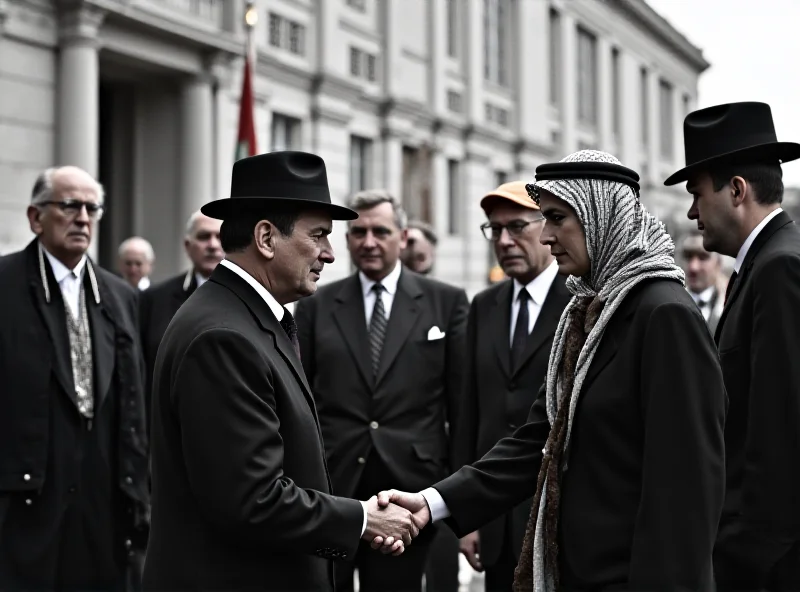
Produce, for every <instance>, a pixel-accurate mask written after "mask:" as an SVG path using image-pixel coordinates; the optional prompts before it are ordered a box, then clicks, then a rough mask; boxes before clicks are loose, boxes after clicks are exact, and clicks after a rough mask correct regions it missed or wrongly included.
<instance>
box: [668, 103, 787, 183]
mask: <svg viewBox="0 0 800 592" xmlns="http://www.w3.org/2000/svg"><path fill="white" fill-rule="evenodd" d="M683 145H684V151H685V153H686V166H685V167H684V168H682V169H681V170H679V171H678V172H676V173H674V174H673V175H671V176H670V177H669V178H668V179H667V180H666V181H664V185H675V184H677V183H681V182H683V181H687V180H688V179H689V176H690V175H692V173H695V172H697V171H702V170H706V169H708V168H710V167H711V166H712V165H716V164H722V163H726V162H739V163H750V162H752V163H756V162H764V163H769V162H773V163H775V164H780V163H782V162H789V161H790V160H795V159H797V158H800V144H795V143H794V142H778V137H777V136H776V135H775V124H774V123H773V122H772V110H771V109H770V108H769V105H767V104H766V103H753V102H746V103H729V104H727V105H715V106H714V107H708V108H706V109H700V110H698V111H693V112H692V113H689V115H687V116H686V119H685V120H684V121H683Z"/></svg>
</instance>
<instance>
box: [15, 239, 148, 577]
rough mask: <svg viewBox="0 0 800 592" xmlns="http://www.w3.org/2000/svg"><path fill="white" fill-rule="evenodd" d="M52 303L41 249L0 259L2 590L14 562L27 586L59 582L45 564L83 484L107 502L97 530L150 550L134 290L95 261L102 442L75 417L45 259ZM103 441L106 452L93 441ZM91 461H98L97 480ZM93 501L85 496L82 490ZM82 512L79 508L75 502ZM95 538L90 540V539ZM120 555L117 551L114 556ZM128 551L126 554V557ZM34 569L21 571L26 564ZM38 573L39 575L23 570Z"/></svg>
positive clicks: (92, 323)
mask: <svg viewBox="0 0 800 592" xmlns="http://www.w3.org/2000/svg"><path fill="white" fill-rule="evenodd" d="M44 262H45V273H46V277H47V282H48V286H49V294H50V301H49V302H48V301H47V299H46V297H45V292H44V286H43V284H42V279H41V273H40V269H39V260H38V243H37V241H36V240H34V241H32V242H31V243H30V244H29V245H28V246H27V248H25V250H23V251H19V252H16V253H11V254H9V255H6V256H5V257H0V285H1V286H2V289H0V327H2V331H0V377H2V386H0V402H2V408H0V549H2V550H1V551H0V588H2V589H9V588H14V587H15V585H14V584H9V583H8V580H5V579H4V578H5V577H6V576H7V575H9V574H8V573H4V570H3V569H2V565H3V562H4V561H6V562H11V563H13V564H16V567H17V569H19V570H21V571H22V573H21V574H19V575H21V576H22V577H23V578H25V577H28V576H29V577H30V578H33V579H27V580H25V579H23V581H22V582H18V583H17V584H18V585H19V587H22V588H36V587H39V586H43V587H45V588H49V587H52V582H50V583H45V579H46V578H47V577H49V576H50V574H48V573H46V572H47V570H48V568H47V567H46V565H47V564H49V563H50V562H51V561H52V560H53V559H54V557H55V556H56V555H57V554H58V544H57V537H58V536H59V534H58V532H59V528H60V527H61V524H62V519H63V516H64V513H65V512H66V510H67V508H68V506H69V505H70V504H71V502H72V501H73V500H74V499H75V489H76V487H75V486H76V485H90V486H92V487H93V491H92V492H91V493H90V494H89V495H90V496H92V497H90V498H89V499H94V500H99V501H100V502H101V504H102V507H100V506H99V505H98V506H96V507H95V511H94V512H93V513H92V515H91V516H90V517H89V518H90V520H91V521H94V520H96V522H94V524H93V526H92V530H93V534H92V536H91V537H90V538H93V537H94V535H98V534H99V535H100V536H101V537H102V538H103V539H104V540H106V539H110V541H111V544H113V545H114V546H115V550H117V551H122V550H123V549H125V548H126V547H128V548H131V549H135V548H137V547H141V548H143V543H144V541H145V540H146V528H147V519H148V511H149V493H148V490H147V438H146V434H145V424H144V400H143V395H142V379H143V374H144V373H143V369H142V359H141V354H140V348H139V342H138V336H139V332H138V327H137V316H138V304H137V295H136V293H135V292H134V290H133V289H132V288H131V287H130V286H129V285H128V284H127V283H125V282H124V281H123V280H121V279H119V278H118V277H116V276H115V275H114V274H112V273H109V272H107V271H106V270H104V269H102V268H100V267H98V266H97V265H94V264H92V266H93V269H94V271H95V275H96V278H97V287H98V291H99V295H100V302H99V303H97V302H95V299H94V297H93V291H92V285H91V281H90V279H89V273H88V270H87V271H86V272H85V273H84V289H85V294H86V306H87V312H88V318H89V327H90V331H91V337H92V359H93V370H94V393H95V409H94V414H95V417H94V422H93V423H94V427H93V430H92V432H91V435H92V436H93V438H94V440H92V446H87V445H85V444H86V442H87V441H88V438H89V436H87V430H86V428H85V427H84V425H83V422H82V420H81V418H80V415H79V414H78V411H77V399H76V396H75V385H74V381H73V375H72V362H71V360H70V346H69V335H68V332H67V321H66V313H65V311H64V301H63V299H62V296H61V290H60V288H59V286H58V284H57V283H56V280H55V277H54V275H53V271H52V269H51V267H50V264H49V262H48V261H47V259H46V258H45V259H44ZM95 444H96V445H95ZM84 455H92V457H93V459H94V460H93V462H92V466H91V468H90V470H88V471H87V472H88V473H89V475H88V476H87V475H85V474H82V469H86V468H88V467H87V466H86V463H84V465H83V466H82V463H81V460H82V457H83V456H84ZM81 495H82V496H83V495H84V492H83V491H82V492H81ZM73 505H74V504H73ZM87 536H88V535H87ZM106 551H109V552H113V550H106ZM121 554H122V555H123V556H124V554H125V553H124V552H123V553H121ZM23 565H24V566H25V568H23V567H22V566H23ZM26 570H30V573H27V574H26V573H25V571H26Z"/></svg>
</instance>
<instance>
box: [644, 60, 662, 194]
mask: <svg viewBox="0 0 800 592" xmlns="http://www.w3.org/2000/svg"><path fill="white" fill-rule="evenodd" d="M647 71H648V75H647V87H648V90H647V102H648V105H647V113H648V121H649V122H650V136H649V137H648V143H647V144H648V145H647V160H648V161H649V162H648V166H647V171H648V173H649V175H648V176H649V178H650V179H649V180H650V183H652V184H653V185H655V186H661V185H662V184H663V179H661V173H660V170H661V162H662V157H661V88H660V80H661V77H660V76H659V73H658V71H657V70H655V69H654V68H652V67H650V68H648V70H647Z"/></svg>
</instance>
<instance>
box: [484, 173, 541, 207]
mask: <svg viewBox="0 0 800 592" xmlns="http://www.w3.org/2000/svg"><path fill="white" fill-rule="evenodd" d="M526 184H527V182H526V181H511V182H509V183H503V184H502V185H500V187H498V188H497V189H495V190H494V191H490V192H489V193H487V194H486V195H484V196H483V197H482V198H481V207H482V208H483V211H484V212H485V213H486V215H487V216H488V215H489V214H490V213H491V211H492V208H493V207H494V205H495V204H496V203H497V201H498V200H500V199H507V200H508V201H511V202H514V203H515V204H517V205H520V206H522V207H524V208H530V209H532V210H538V209H539V206H537V205H536V204H535V203H534V202H533V200H532V199H531V198H530V196H529V195H528V191H527V190H526V189H525V185H526Z"/></svg>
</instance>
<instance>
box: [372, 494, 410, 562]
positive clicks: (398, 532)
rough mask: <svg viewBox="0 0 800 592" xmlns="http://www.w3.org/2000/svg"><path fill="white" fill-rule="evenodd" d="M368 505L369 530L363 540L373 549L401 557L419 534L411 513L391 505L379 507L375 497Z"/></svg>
mask: <svg viewBox="0 0 800 592" xmlns="http://www.w3.org/2000/svg"><path fill="white" fill-rule="evenodd" d="M366 504H367V529H366V530H365V531H364V535H363V536H362V537H361V538H362V539H364V540H365V541H370V546H371V547H372V548H373V549H378V548H380V550H381V553H384V554H389V553H391V554H392V555H401V554H402V553H403V551H404V550H405V545H410V544H411V541H412V540H413V539H414V538H416V536H417V535H418V534H419V527H418V526H417V525H416V523H415V520H414V518H413V516H412V514H411V512H410V511H409V510H407V509H405V508H402V507H400V506H398V505H395V504H391V503H386V504H383V505H379V504H378V499H377V498H376V497H375V496H372V497H371V498H370V499H369V500H368V501H367V502H366Z"/></svg>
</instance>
